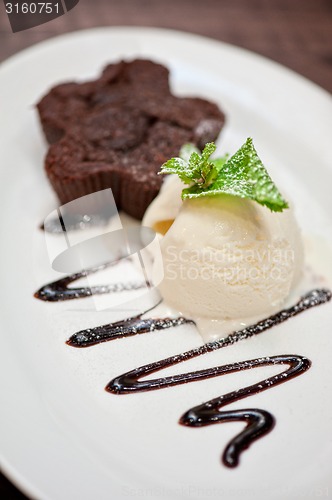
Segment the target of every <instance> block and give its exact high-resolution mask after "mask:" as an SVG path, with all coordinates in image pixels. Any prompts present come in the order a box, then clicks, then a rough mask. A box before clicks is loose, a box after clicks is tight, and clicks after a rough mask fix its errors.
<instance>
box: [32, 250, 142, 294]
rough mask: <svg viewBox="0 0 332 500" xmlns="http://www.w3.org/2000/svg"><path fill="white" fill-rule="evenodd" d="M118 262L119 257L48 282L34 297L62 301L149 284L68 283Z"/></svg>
mask: <svg viewBox="0 0 332 500" xmlns="http://www.w3.org/2000/svg"><path fill="white" fill-rule="evenodd" d="M118 263H119V259H117V260H115V261H114V262H111V263H107V264H102V265H101V266H98V267H94V268H91V269H87V270H84V271H81V272H79V273H74V274H70V275H68V276H65V277H64V278H61V279H59V280H57V281H53V282H52V283H48V284H46V285H44V286H43V287H41V288H40V289H39V290H38V291H37V292H36V293H35V294H34V297H35V298H36V299H39V300H43V301H45V302H62V301H64V300H73V299H80V298H83V297H91V296H92V295H102V294H105V293H118V292H124V291H133V290H139V289H140V288H144V287H146V286H147V285H149V284H148V283H146V282H143V281H142V282H132V283H115V284H112V285H97V286H92V287H79V288H70V287H69V285H70V284H71V283H73V282H74V281H77V280H79V279H81V278H85V277H87V276H89V275H90V274H93V273H96V272H98V271H102V270H104V269H106V268H108V267H111V266H115V265H116V264H118Z"/></svg>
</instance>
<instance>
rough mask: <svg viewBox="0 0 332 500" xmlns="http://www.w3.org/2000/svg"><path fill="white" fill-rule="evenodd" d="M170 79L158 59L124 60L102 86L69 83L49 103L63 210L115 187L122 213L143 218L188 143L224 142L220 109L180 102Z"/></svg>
mask: <svg viewBox="0 0 332 500" xmlns="http://www.w3.org/2000/svg"><path fill="white" fill-rule="evenodd" d="M168 76H169V73H168V70H167V69H166V68H165V67H164V66H162V65H160V64H156V63H153V62H151V61H146V60H134V61H132V62H124V61H121V62H119V63H117V64H111V65H109V66H107V67H106V68H105V70H104V71H103V73H102V75H101V77H100V78H99V79H97V80H95V81H91V82H85V83H75V82H70V83H64V84H61V85H58V86H56V87H54V88H53V89H51V90H50V92H49V93H48V94H47V95H46V96H45V97H43V98H42V100H41V101H40V102H39V103H38V105H37V108H38V111H39V115H40V119H41V123H42V126H43V130H44V133H45V136H46V138H47V140H48V142H49V143H50V144H51V145H50V148H49V151H48V154H47V156H46V161H45V168H46V172H47V175H48V177H49V179H50V182H51V184H52V186H53V188H54V189H55V191H56V193H57V195H58V197H59V200H60V202H61V203H62V204H64V203H67V202H69V201H72V200H74V199H76V198H78V197H80V196H84V195H86V194H90V193H92V192H95V191H99V190H101V189H106V188H109V187H110V188H112V191H113V195H114V198H115V201H116V203H117V206H118V209H122V210H124V211H125V212H127V213H128V214H130V215H132V216H134V217H136V218H138V219H141V218H142V217H143V214H144V212H145V210H146V208H147V206H148V205H149V204H150V203H151V201H152V200H153V198H154V197H155V196H156V195H157V194H158V191H159V189H160V186H161V183H162V180H163V179H162V177H161V176H158V175H157V172H158V171H159V169H160V166H161V165H162V163H164V162H165V161H166V160H167V159H168V158H170V157H172V156H176V155H177V154H178V153H179V150H180V148H181V146H182V145H183V144H184V143H186V142H193V143H194V144H196V145H197V146H198V147H200V148H202V147H203V146H204V144H205V143H206V142H208V141H213V140H215V139H216V138H217V136H218V134H219V132H220V130H221V127H222V126H223V123H224V115H223V113H222V112H221V111H220V109H219V108H218V107H217V106H216V105H215V104H213V103H211V102H209V101H206V100H204V99H200V98H179V97H175V96H174V95H172V93H171V91H170V88H169V81H168Z"/></svg>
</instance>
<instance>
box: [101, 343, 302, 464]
mask: <svg viewBox="0 0 332 500" xmlns="http://www.w3.org/2000/svg"><path fill="white" fill-rule="evenodd" d="M189 353H190V351H188V353H185V354H187V355H188V354H189ZM180 361H183V360H182V359H179V356H177V355H176V356H172V357H171V358H167V359H164V360H162V361H158V362H156V363H151V364H150V365H145V366H141V367H140V368H137V369H135V370H132V371H130V372H127V373H125V374H123V375H121V376H120V377H116V378H115V379H113V380H112V381H111V382H110V383H109V384H108V385H107V387H106V390H107V391H109V392H111V393H113V394H126V393H132V392H137V391H152V390H157V389H162V388H164V387H171V386H175V385H179V384H185V383H188V382H194V381H198V380H204V379H208V378H213V377H219V376H221V375H227V374H229V373H234V372H239V371H242V370H248V369H251V368H256V367H260V366H268V365H277V364H282V365H284V364H287V365H289V368H288V369H286V370H284V371H283V372H281V373H279V374H278V375H274V376H273V377H269V378H266V379H264V380H261V381H260V382H258V383H257V384H253V385H249V386H247V387H244V388H241V389H239V390H237V391H232V392H229V393H228V394H224V395H223V396H220V397H218V398H215V399H211V400H209V401H207V402H206V403H203V404H201V405H199V406H195V407H194V408H191V409H190V410H188V411H187V412H186V413H185V414H184V415H182V417H181V418H180V420H179V423H180V424H182V425H186V426H190V427H202V426H204V425H211V424H217V423H224V422H231V421H244V422H246V424H247V425H246V427H245V429H244V430H243V431H242V432H240V433H239V434H237V435H236V436H235V437H234V438H233V439H232V440H231V441H230V442H229V443H228V445H227V446H226V449H225V451H224V453H223V457H222V460H223V463H224V464H225V465H226V466H227V467H236V466H237V465H238V463H239V456H240V454H241V452H242V451H244V450H245V449H247V448H248V447H249V446H250V445H251V444H252V443H253V442H254V441H256V440H257V439H258V438H260V437H262V436H264V435H265V434H267V433H268V432H270V431H271V430H272V428H273V427H274V423H275V420H274V417H273V416H272V415H271V413H269V412H267V411H265V410H261V409H256V408H249V409H241V410H231V411H220V409H221V408H223V407H224V406H226V405H228V404H231V403H234V402H235V401H239V400H240V399H243V398H246V397H247V396H251V395H253V394H257V393H259V392H262V391H265V390H267V389H270V388H272V387H274V386H276V385H278V384H281V383H283V382H287V381H288V380H290V379H291V378H293V377H296V376H298V375H301V373H303V372H305V371H306V370H308V368H310V365H311V362H310V361H309V360H308V359H307V358H305V357H303V356H298V355H293V354H290V355H282V356H271V357H264V358H258V359H251V360H247V361H242V362H240V363H232V364H228V365H223V366H217V367H214V368H208V369H206V370H198V371H195V372H190V373H184V374H181V375H174V376H170V377H164V378H160V379H154V380H147V381H144V382H139V379H140V378H141V377H143V376H147V375H149V374H150V373H153V372H156V371H159V370H162V369H165V368H168V367H170V366H172V365H176V364H178V363H179V362H180Z"/></svg>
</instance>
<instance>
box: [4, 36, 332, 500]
mask: <svg viewBox="0 0 332 500" xmlns="http://www.w3.org/2000/svg"><path fill="white" fill-rule="evenodd" d="M136 56H144V57H150V58H152V59H155V60H156V61H160V62H162V63H166V64H167V65H168V66H169V68H170V69H171V72H172V84H173V88H174V91H175V92H177V93H178V94H186V95H190V94H191V95H200V96H203V97H207V98H210V99H212V100H215V101H216V102H218V103H220V104H221V106H222V107H223V109H224V110H225V112H226V114H227V119H228V121H227V126H226V128H225V129H224V131H223V133H222V135H221V138H220V140H219V147H220V149H221V150H223V151H230V152H233V151H234V150H235V149H237V148H238V147H239V146H240V145H241V144H242V143H243V142H244V140H245V138H246V137H247V136H252V137H253V138H254V140H255V144H256V147H257V149H258V150H259V152H260V155H261V157H262V158H263V160H264V161H265V163H266V164H267V165H268V166H269V170H270V171H271V173H272V176H273V177H274V178H275V180H276V181H277V183H278V184H279V185H280V186H281V188H282V190H283V191H286V192H288V193H289V194H290V196H291V198H292V199H293V201H294V204H295V207H296V212H297V216H298V220H299V223H300V225H301V226H302V229H303V232H304V233H305V234H307V235H309V236H310V241H311V248H309V250H308V258H309V260H310V261H311V264H314V265H315V266H317V267H316V271H317V272H318V274H321V275H322V276H323V277H324V276H327V275H328V272H329V271H328V268H327V265H328V262H329V260H331V259H330V255H331V254H330V253H329V246H328V241H327V240H328V239H329V238H331V237H332V231H331V220H330V218H331V213H332V199H331V184H332V170H331V156H330V139H331V130H332V123H331V117H332V109H331V101H330V98H329V95H328V94H327V93H326V92H324V91H323V90H322V89H320V88H318V87H316V86H315V85H313V84H312V83H310V82H308V81H306V80H305V79H303V78H301V77H299V76H297V75H295V74H294V73H292V72H291V71H289V70H287V69H285V68H282V67H280V66H278V65H277V64H275V63H272V62H270V61H267V60H266V59H263V58H261V57H258V56H256V55H254V54H251V53H249V52H246V51H243V50H240V49H237V48H235V47H231V46H228V45H225V44H222V43H218V42H215V41H212V40H208V39H204V38H200V37H197V36H193V35H189V34H183V33H177V32H172V31H163V30H157V29H147V28H144V29H141V28H112V29H104V28H103V29H94V30H89V31H83V32H78V33H73V34H70V35H65V36H61V37H59V38H56V39H54V40H50V41H47V42H45V43H42V44H40V45H37V46H36V47H33V48H30V49H28V50H26V51H24V52H23V53H21V54H18V55H16V56H15V57H13V58H12V59H10V60H9V61H7V62H5V63H4V64H3V65H2V67H1V69H0V96H1V134H0V143H1V155H2V161H1V170H0V191H1V192H0V200H1V201H0V203H1V263H0V269H1V289H0V294H1V313H0V314H1V323H0V326H1V349H0V359H1V361H0V367H1V385H2V387H1V400H2V403H1V416H0V418H1V425H0V440H1V441H0V442H1V455H2V466H3V469H4V471H5V472H6V473H7V474H8V475H9V476H10V477H11V479H12V480H14V481H15V482H16V483H17V484H18V485H19V487H21V488H22V489H23V490H24V491H25V492H27V493H28V494H29V495H32V496H35V497H38V498H43V499H45V498H48V499H52V500H55V499H61V500H64V499H73V498H80V500H84V499H92V498H98V499H99V500H102V499H106V498H107V499H110V498H112V499H113V498H114V499H122V498H153V499H157V498H158V499H159V498H165V499H170V500H173V499H177V498H182V499H203V498H204V499H206V498H211V499H212V498H221V497H223V498H234V499H242V498H246V499H247V498H255V499H256V500H260V499H266V498H269V499H270V498H271V499H272V498H273V499H279V498H284V499H289V500H290V499H292V500H294V499H298V498H301V499H308V500H309V499H312V498H316V497H317V498H318V497H320V498H325V497H328V495H329V494H331V489H332V481H331V477H332V474H331V463H332V442H331V439H332V433H331V414H332V400H331V380H332V363H331V352H332V336H331V332H330V328H331V312H332V305H331V304H327V305H324V306H320V307H317V308H314V309H311V310H309V311H307V312H305V313H303V314H302V315H300V316H298V317H296V318H294V319H292V320H290V321H288V322H286V323H284V324H282V325H280V326H279V327H277V328H274V329H273V330H271V331H268V332H266V333H264V334H263V335H262V336H260V337H257V338H255V339H251V340H248V341H244V342H242V343H240V344H237V345H234V346H232V347H230V348H227V349H223V350H221V351H217V352H215V353H213V354H211V355H208V356H203V357H201V358H198V359H196V360H194V361H191V362H189V363H186V365H187V366H185V365H184V366H180V367H176V368H174V372H176V373H178V372H179V371H180V370H184V371H189V370H192V369H199V368H202V367H208V366H214V365H216V364H224V363H226V362H232V361H236V360H238V361H239V360H244V359H251V358H254V357H257V356H264V355H273V354H282V353H294V354H302V355H305V356H307V357H309V358H310V359H311V360H312V363H313V365H312V368H311V369H310V370H309V371H308V372H306V373H305V374H304V375H303V376H301V377H299V378H295V379H293V380H292V381H290V382H288V383H286V384H283V385H281V386H278V387H275V388H273V389H271V390H269V391H265V392H263V393H261V394H258V395H256V396H253V397H251V398H248V399H247V400H246V401H245V402H244V403H243V402H239V403H237V404H236V405H234V407H237V408H242V407H259V408H265V409H267V410H269V411H271V412H272V413H273V414H274V415H275V417H276V419H277V425H276V427H275V429H274V431H273V432H272V433H270V434H269V435H267V436H266V437H265V438H262V439H260V440H258V441H257V442H256V443H254V444H253V445H252V447H251V448H250V450H248V451H246V452H245V453H244V454H243V456H242V459H241V465H240V467H239V468H237V469H234V470H229V469H227V468H225V467H224V466H222V465H221V463H220V455H221V452H222V451H223V449H224V447H225V445H226V443H227V442H228V440H229V439H230V438H232V437H233V436H234V434H235V433H236V432H238V431H239V430H240V429H241V426H242V424H240V423H233V424H231V423H228V424H227V425H226V424H225V425H219V426H218V425H217V426H210V427H206V428H201V429H190V428H185V427H182V426H179V425H178V423H177V421H178V418H179V417H180V416H181V415H182V414H183V413H184V412H185V411H186V410H187V409H189V408H190V407H192V406H195V405H197V404H199V403H201V402H203V401H207V400H208V399H211V398H212V397H216V396H217V395H220V394H222V393H225V392H227V391H229V390H231V389H234V388H239V387H241V386H243V385H247V384H248V383H249V382H253V381H258V380H260V378H263V376H267V374H270V373H272V370H271V369H269V368H261V369H260V371H258V370H256V371H255V370H252V373H249V372H243V373H239V374H236V375H232V376H229V377H224V378H223V379H220V378H216V379H211V380H206V381H202V382H199V383H196V384H188V385H185V386H178V387H174V388H170V389H165V390H162V391H156V392H150V393H142V394H137V395H128V396H113V395H111V394H107V393H106V392H105V391H104V390H103V388H104V386H105V385H106V383H107V382H108V381H109V380H111V378H113V377H114V376H116V375H119V374H121V373H123V372H125V371H127V370H130V369H132V368H134V367H137V366H140V365H142V364H144V363H147V362H150V361H153V360H157V359H162V358H164V357H166V356H168V355H171V354H175V353H177V352H182V351H184V350H187V349H190V348H191V347H194V346H195V345H199V344H200V342H201V341H200V338H199V336H198V334H197V333H196V332H195V330H194V329H193V328H189V327H187V328H185V327H181V328H178V329H172V330H166V331H165V332H163V333H153V334H146V335H142V336H137V337H134V338H131V339H126V340H122V341H115V342H109V343H105V344H101V345H99V346H95V347H92V348H90V349H81V350H79V349H73V348H70V347H68V346H67V345H65V343H64V341H65V340H66V339H67V338H68V337H69V335H70V334H72V333H74V332H75V331H77V330H79V329H81V328H84V327H87V326H89V325H97V324H103V323H106V322H110V321H112V320H113V319H115V316H116V315H114V316H112V313H109V312H108V313H107V312H93V307H92V306H91V303H90V302H84V300H89V299H82V300H81V301H78V302H79V303H80V305H77V304H75V305H74V304H73V303H70V304H69V305H68V303H67V304H64V303H63V304H61V303H59V304H46V303H43V302H40V301H37V300H36V299H34V298H33V292H34V291H35V290H36V289H37V288H39V287H40V286H41V285H42V284H43V283H45V282H47V281H50V280H52V279H54V277H55V272H54V271H52V269H51V267H50V264H49V262H48V259H47V254H46V250H45V241H44V235H43V233H42V232H41V231H39V230H38V224H39V223H40V222H41V221H42V220H43V218H44V217H45V216H46V215H47V214H48V213H49V211H50V210H51V209H52V208H53V207H54V204H55V198H54V195H53V194H52V191H51V189H50V187H49V185H48V183H47V180H46V179H45V176H44V173H43V168H42V163H43V155H44V152H45V149H46V147H45V144H44V142H43V138H42V134H41V132H40V129H39V125H38V120H37V117H36V112H35V110H34V107H33V106H34V104H35V103H36V102H37V100H38V99H39V98H40V96H41V95H42V94H43V93H44V92H45V90H46V89H47V88H48V87H50V86H52V85H53V84H55V83H56V82H61V81H64V80H67V79H77V78H78V77H79V78H81V79H84V78H90V77H94V76H96V75H97V73H98V72H99V71H100V69H101V68H102V67H103V66H104V65H105V64H106V63H108V62H110V61H115V60H117V59H119V58H121V57H136ZM312 242H316V243H317V244H316V245H314V244H313V243H312ZM324 252H325V254H326V256H327V258H326V259H325V260H324V258H323V257H324V256H323V254H324ZM314 260H315V261H316V262H313V261H314ZM88 304H89V305H88ZM118 316H119V315H118ZM258 372H259V373H258Z"/></svg>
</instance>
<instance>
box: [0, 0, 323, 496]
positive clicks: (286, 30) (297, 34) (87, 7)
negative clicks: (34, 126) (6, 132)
mask: <svg viewBox="0 0 332 500" xmlns="http://www.w3.org/2000/svg"><path fill="white" fill-rule="evenodd" d="M95 26H155V27H163V28H173V29H177V30H182V31H188V32H192V33H197V34H200V35H204V36H208V37H210V38H215V39H217V40H222V41H224V42H228V43H231V44H234V45H237V46H239V47H244V48H246V49H249V50H252V51H254V52H257V53H259V54H262V55H264V56H266V57H268V58H270V59H273V60H274V61H277V62H279V63H281V64H283V65H285V66H287V67H288V68H291V69H293V70H294V71H296V72H297V73H300V74H301V75H304V76H305V77H307V78H309V79H310V80H312V81H313V82H315V83H317V84H318V85H320V86H321V87H323V88H325V89H326V90H328V91H329V92H331V91H332V2H331V0H80V2H79V4H78V5H77V6H76V7H75V8H74V9H73V10H72V11H70V12H68V13H67V14H66V15H64V16H61V17H59V18H57V19H55V20H53V21H51V22H49V23H47V24H43V25H41V26H39V27H36V28H32V29H30V30H26V31H22V32H18V33H12V32H11V28H10V24H9V21H8V18H7V16H6V14H5V9H4V5H3V3H2V2H1V4H0V61H3V60H5V59H7V58H8V57H10V56H11V55H12V54H15V53H16V52H18V51H20V50H22V49H24V48H25V47H28V46H30V45H33V44H35V43H37V42H40V41H42V40H45V39H47V38H51V37H53V36H56V35H59V34H61V33H67V32H70V31H74V30H78V29H85V28H91V27H95ZM0 99H1V96H0ZM31 459H32V460H33V450H32V456H31ZM0 496H1V498H2V499H13V500H15V499H24V498H26V497H25V496H24V495H22V494H21V493H20V492H19V491H18V490H17V489H16V488H15V487H14V486H13V485H12V484H11V483H10V482H9V481H7V479H6V478H5V477H4V476H1V475H0ZM70 500H71V499H70Z"/></svg>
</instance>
